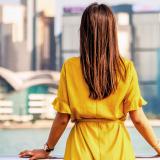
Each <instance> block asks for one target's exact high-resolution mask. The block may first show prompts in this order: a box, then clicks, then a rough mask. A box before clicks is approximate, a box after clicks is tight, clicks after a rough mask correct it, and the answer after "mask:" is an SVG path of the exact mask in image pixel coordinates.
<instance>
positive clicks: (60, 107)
mask: <svg viewBox="0 0 160 160" xmlns="http://www.w3.org/2000/svg"><path fill="white" fill-rule="evenodd" d="M66 81H67V80H66V69H65V63H64V64H63V66H62V69H61V73H60V80H59V84H58V93H57V96H56V98H55V99H54V100H53V102H52V105H53V108H54V109H55V110H56V111H57V112H60V113H67V114H71V110H70V104H69V98H68V91H67V83H66Z"/></svg>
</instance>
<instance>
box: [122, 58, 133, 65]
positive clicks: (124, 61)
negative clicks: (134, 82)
mask: <svg viewBox="0 0 160 160" xmlns="http://www.w3.org/2000/svg"><path fill="white" fill-rule="evenodd" d="M121 59H122V61H123V63H124V65H125V66H126V67H129V66H130V65H133V61H132V60H130V59H128V58H124V57H121Z"/></svg>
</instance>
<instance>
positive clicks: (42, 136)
mask: <svg viewBox="0 0 160 160" xmlns="http://www.w3.org/2000/svg"><path fill="white" fill-rule="evenodd" d="M128 130H129V133H130V135H131V139H132V142H133V146H134V149H135V153H136V155H147V156H150V155H155V154H156V153H155V151H154V150H153V149H152V148H151V147H150V146H149V145H148V144H147V143H146V142H145V141H144V139H143V138H142V137H141V136H140V134H139V133H138V132H137V131H136V129H135V128H128ZM154 131H155V133H156V135H157V137H160V127H155V128H154ZM69 132H70V129H66V131H65V132H64V134H63V135H62V137H61V139H60V141H59V142H58V144H57V145H56V148H55V151H54V156H59V157H63V154H64V150H65V142H66V139H67V136H68V134H69ZM48 134H49V129H14V130H12V129H0V156H5V155H14V156H15V155H17V154H18V153H19V152H20V151H22V150H24V149H34V148H41V147H42V146H43V144H44V143H45V142H46V140H47V137H48Z"/></svg>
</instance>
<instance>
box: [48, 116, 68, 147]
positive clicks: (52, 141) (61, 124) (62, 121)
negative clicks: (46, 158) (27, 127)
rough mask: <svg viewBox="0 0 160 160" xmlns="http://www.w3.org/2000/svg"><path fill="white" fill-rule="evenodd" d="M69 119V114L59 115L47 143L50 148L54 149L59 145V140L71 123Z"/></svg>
mask: <svg viewBox="0 0 160 160" xmlns="http://www.w3.org/2000/svg"><path fill="white" fill-rule="evenodd" d="M69 119H70V115H69V114H64V113H57V115H56V118H55V120H54V122H53V124H52V128H51V130H50V134H49V137H48V141H47V144H48V146H49V148H53V147H54V146H55V145H56V144H57V142H58V140H59V138H60V137H61V135H62V133H63V132H64V130H65V128H66V126H67V124H68V122H69Z"/></svg>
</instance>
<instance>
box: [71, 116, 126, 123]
mask: <svg viewBox="0 0 160 160" xmlns="http://www.w3.org/2000/svg"><path fill="white" fill-rule="evenodd" d="M125 120H126V117H123V118H120V119H105V118H81V119H75V120H73V122H74V123H78V122H106V123H115V122H119V123H124V121H125Z"/></svg>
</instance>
